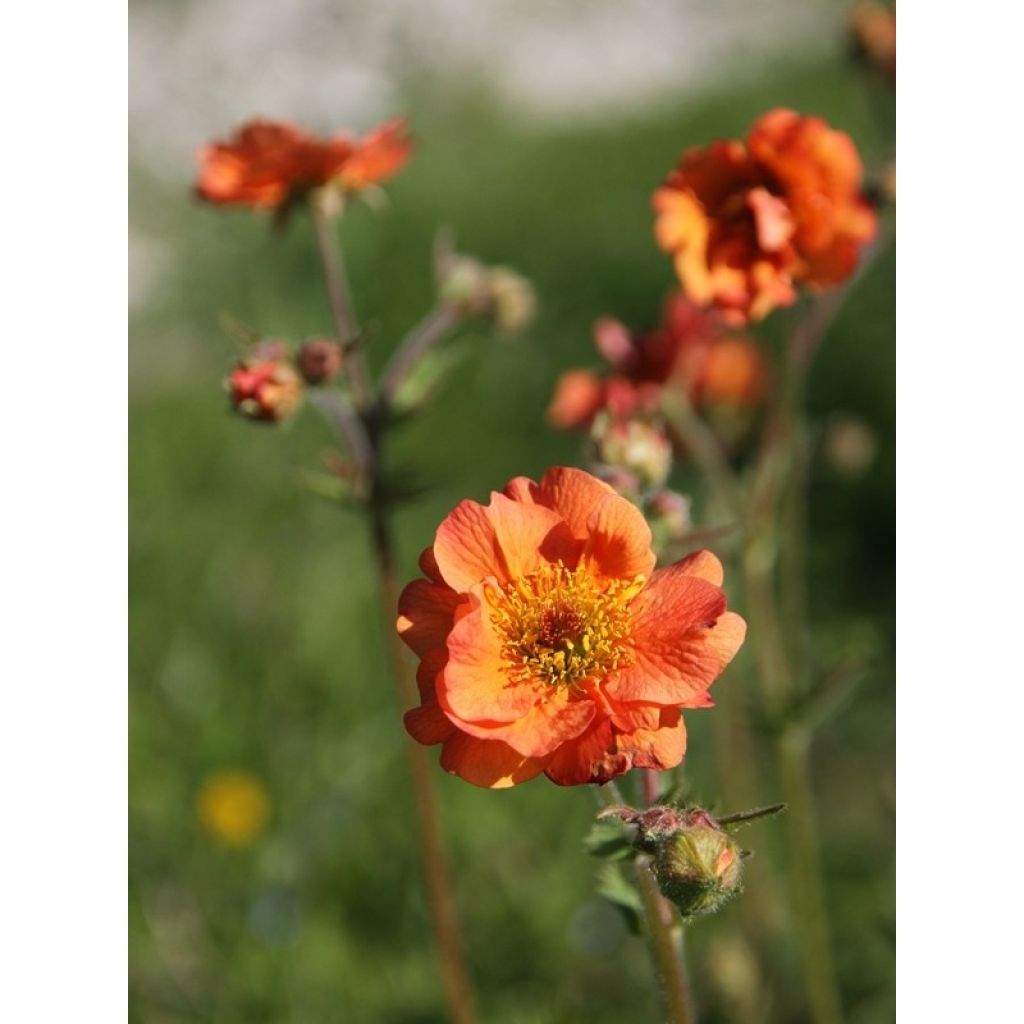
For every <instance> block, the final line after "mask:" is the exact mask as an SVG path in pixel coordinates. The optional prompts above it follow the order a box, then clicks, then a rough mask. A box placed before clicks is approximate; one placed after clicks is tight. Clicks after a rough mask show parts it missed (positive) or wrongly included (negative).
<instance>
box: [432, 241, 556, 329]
mask: <svg viewBox="0 0 1024 1024" xmlns="http://www.w3.org/2000/svg"><path fill="white" fill-rule="evenodd" d="M440 291H441V301H442V303H443V304H444V305H446V306H449V307H451V308H452V309H454V310H456V311H457V312H459V313H462V314H463V315H465V316H485V317H490V318H491V319H492V320H493V321H494V325H495V327H497V328H498V330H499V331H501V332H503V333H505V334H514V333H515V332H516V331H521V330H522V329H523V328H524V327H526V326H527V325H528V324H529V323H530V321H531V320H533V317H534V315H535V313H536V309H537V298H536V295H535V293H534V291H533V286H532V285H531V284H530V282H529V281H527V280H526V278H525V277H522V276H521V275H519V274H517V273H515V271H513V270H509V269H508V268H507V267H487V266H484V264H482V263H481V262H480V261H479V260H475V259H473V258H472V257H470V256H458V255H455V254H451V255H449V256H448V257H447V258H446V259H445V260H444V261H443V263H442V265H441V284H440Z"/></svg>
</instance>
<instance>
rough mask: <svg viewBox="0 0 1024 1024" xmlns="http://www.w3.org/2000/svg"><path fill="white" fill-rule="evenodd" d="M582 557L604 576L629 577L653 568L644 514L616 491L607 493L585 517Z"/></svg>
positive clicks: (649, 529)
mask: <svg viewBox="0 0 1024 1024" xmlns="http://www.w3.org/2000/svg"><path fill="white" fill-rule="evenodd" d="M587 533H588V540H587V546H586V548H585V549H584V554H583V558H584V559H585V560H586V561H589V562H590V564H591V565H592V566H593V567H594V569H596V571H597V572H599V573H601V574H602V575H604V576H611V577H616V578H620V579H631V578H632V577H634V576H649V575H650V574H651V572H652V571H653V570H654V564H655V561H656V559H655V555H654V552H653V551H652V550H651V528H650V526H648V525H647V520H646V519H644V517H643V513H642V512H641V511H640V509H638V508H637V507H636V505H634V504H633V503H632V502H631V501H629V500H627V499H626V498H623V497H621V496H619V495H618V494H606V495H604V496H603V497H602V498H601V500H600V501H599V502H598V504H597V507H596V508H595V507H594V506H593V505H591V511H590V514H589V516H588V517H587Z"/></svg>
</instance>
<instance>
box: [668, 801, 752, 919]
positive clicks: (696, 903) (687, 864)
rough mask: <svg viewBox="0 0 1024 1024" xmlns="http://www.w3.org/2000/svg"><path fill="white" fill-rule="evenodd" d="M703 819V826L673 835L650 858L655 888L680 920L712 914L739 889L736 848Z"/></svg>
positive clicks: (709, 821) (728, 838) (712, 824)
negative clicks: (678, 912)
mask: <svg viewBox="0 0 1024 1024" xmlns="http://www.w3.org/2000/svg"><path fill="white" fill-rule="evenodd" d="M704 817H705V818H706V819H707V824H696V825H692V826H689V827H686V828H684V829H682V830H681V831H679V832H676V833H675V834H673V835H672V836H670V837H669V838H668V839H666V840H664V841H663V842H661V843H659V844H658V848H657V851H656V853H655V854H654V861H653V864H652V869H653V871H654V877H655V878H656V879H657V880H658V888H659V889H661V892H662V894H663V895H664V896H665V897H666V899H669V900H671V901H672V902H673V903H674V904H675V905H676V906H677V907H678V908H679V911H680V913H681V914H682V915H683V917H696V916H698V915H700V914H709V913H712V912H713V911H715V910H717V909H718V908H719V907H721V906H722V905H723V904H724V903H725V902H726V901H727V900H729V899H731V898H732V897H733V896H735V895H736V894H737V893H738V892H740V890H741V889H742V882H743V878H742V875H743V869H742V866H741V857H740V849H739V847H738V846H737V845H736V843H735V842H734V841H733V840H732V839H731V838H730V837H729V835H728V834H727V833H725V832H724V831H723V830H722V829H721V828H719V827H718V826H717V824H715V823H714V822H713V820H712V819H711V818H710V815H706V814H705V815H704Z"/></svg>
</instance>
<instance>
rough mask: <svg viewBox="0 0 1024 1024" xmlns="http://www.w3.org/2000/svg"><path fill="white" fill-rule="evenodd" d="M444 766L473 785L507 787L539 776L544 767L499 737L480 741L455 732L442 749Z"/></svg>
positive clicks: (490, 787)
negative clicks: (517, 751)
mask: <svg viewBox="0 0 1024 1024" xmlns="http://www.w3.org/2000/svg"><path fill="white" fill-rule="evenodd" d="M441 767H442V768H443V769H444V770H445V771H446V772H450V773H451V774H452V775H458V776H459V778H461V779H465V780H466V782H471V783H472V784H473V785H474V786H483V787H484V788H486V789H507V788H508V787H509V786H516V785H518V784H519V783H520V782H527V781H528V780H529V779H532V778H533V777H534V776H535V775H539V774H540V772H541V770H542V769H543V767H544V766H543V763H542V762H540V761H537V760H535V759H533V758H529V757H523V755H522V754H517V753H516V752H515V751H514V750H513V749H512V748H511V747H510V746H508V745H507V744H505V743H501V742H499V741H498V740H478V739H474V738H473V737H472V736H467V735H466V734H465V733H462V732H456V733H455V735H454V736H452V737H451V739H449V740H447V741H446V742H445V745H444V749H443V750H442V751H441Z"/></svg>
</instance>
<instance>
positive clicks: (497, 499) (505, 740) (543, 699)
mask: <svg viewBox="0 0 1024 1024" xmlns="http://www.w3.org/2000/svg"><path fill="white" fill-rule="evenodd" d="M654 561H655V559H654V555H653V554H652V552H651V531H650V529H649V527H648V525H647V523H646V522H645V521H644V518H643V516H642V515H641V513H640V511H639V510H638V509H637V508H636V506H634V505H633V504H632V503H631V502H629V501H627V500H626V499H625V498H622V497H620V496H619V495H618V494H616V493H615V492H614V491H613V490H612V489H611V488H610V487H609V486H608V485H607V484H604V483H602V482H601V481H599V480H597V479H596V478H595V477H593V476H591V475H590V474H588V473H584V472H583V471H582V470H578V469H566V468H555V469H550V470H548V472H547V473H545V474H544V477H543V478H542V479H541V481H540V483H539V484H537V483H534V482H533V481H532V480H529V479H527V478H525V477H516V478H515V479H513V480H511V481H510V482H509V483H508V484H507V485H506V487H505V489H504V490H503V491H502V492H501V493H500V494H499V493H494V494H492V495H491V501H490V504H489V505H486V506H484V505H479V504H477V503H476V502H474V501H463V502H462V503H460V504H459V505H458V506H457V507H456V508H455V509H454V510H453V511H452V512H451V513H450V514H449V515H448V516H447V518H446V519H445V520H444V522H443V523H442V524H441V526H440V527H439V528H438V531H437V536H436V538H435V540H434V545H433V547H432V548H428V549H427V550H426V551H425V552H424V553H423V555H422V556H421V558H420V568H421V569H422V571H423V573H424V575H425V576H426V577H427V579H419V580H415V581H414V582H412V583H410V584H409V585H408V586H407V587H406V588H405V590H404V591H403V592H402V596H401V600H400V601H399V618H398V632H399V633H400V635H401V636H402V639H403V640H404V641H405V642H406V643H407V644H408V645H409V647H411V648H412V649H413V651H415V652H416V654H417V655H418V656H419V658H420V666H419V672H418V674H417V681H418V683H419V689H420V699H421V702H422V703H421V705H420V707H417V708H415V709H413V710H412V711H409V712H408V713H407V714H406V716H405V724H406V728H407V729H408V731H409V733H410V734H411V735H412V736H413V737H414V738H415V739H416V740H418V741H419V742H420V743H423V744H427V745H431V744H437V743H439V744H441V745H442V751H441V765H442V767H443V768H444V769H445V770H446V771H449V772H451V773H453V774H455V775H458V776H460V777H461V778H463V779H465V780H466V781H468V782H471V783H473V784H475V785H478V786H486V787H490V788H501V787H506V786H514V785H516V784H517V783H520V782H525V781H526V780H527V779H530V778H532V777H534V776H535V775H538V774H540V773H541V772H544V773H545V774H546V775H547V776H548V778H550V779H551V780H552V781H554V782H556V783H558V784H559V785H577V784H580V783H585V782H606V781H607V780H608V779H611V778H612V777H614V776H616V775H621V774H622V773H624V772H626V771H629V769H630V768H633V767H645V768H655V769H666V768H671V767H673V766H675V765H677V764H679V762H680V761H681V760H682V757H683V753H684V751H685V748H686V732H685V729H684V726H683V720H682V716H681V714H680V709H681V708H700V707H710V706H711V704H712V702H711V700H710V698H709V696H708V688H709V687H710V686H711V684H712V683H713V682H714V681H715V680H716V679H717V678H718V676H719V675H720V674H721V673H722V671H723V670H724V669H725V667H726V666H727V665H728V664H729V662H730V661H731V660H732V657H733V655H734V654H735V653H736V651H737V649H738V648H739V646H740V644H741V643H742V642H743V638H744V635H745V632H746V624H745V623H744V621H743V619H741V618H740V617H739V616H738V615H736V614H735V613H733V612H730V611H727V610H726V600H725V594H724V593H723V592H722V589H721V583H722V566H721V564H720V563H719V561H718V559H717V558H715V556H714V555H712V554H711V553H710V552H708V551H699V552H697V553H696V554H693V555H690V556H689V557H688V558H686V559H684V560H683V561H681V562H677V563H676V564H675V565H672V566H670V567H668V568H666V569H661V570H658V571H655V570H654Z"/></svg>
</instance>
